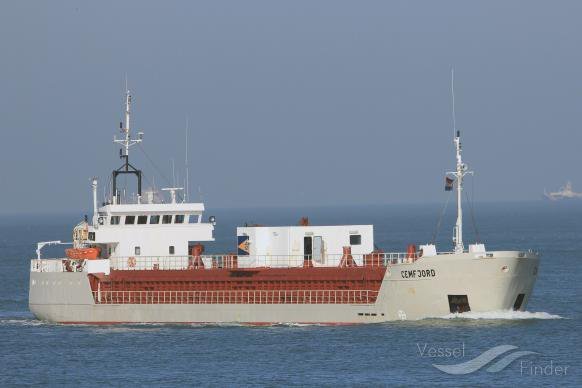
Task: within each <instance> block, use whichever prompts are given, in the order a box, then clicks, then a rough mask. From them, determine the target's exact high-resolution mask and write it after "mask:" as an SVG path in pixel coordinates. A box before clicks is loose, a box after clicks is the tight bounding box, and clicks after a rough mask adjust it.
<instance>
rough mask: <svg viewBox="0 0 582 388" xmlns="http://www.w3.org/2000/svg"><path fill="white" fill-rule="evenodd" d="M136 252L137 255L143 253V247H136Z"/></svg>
mask: <svg viewBox="0 0 582 388" xmlns="http://www.w3.org/2000/svg"><path fill="white" fill-rule="evenodd" d="M134 252H135V255H136V256H139V255H140V254H141V248H140V247H135V250H134Z"/></svg>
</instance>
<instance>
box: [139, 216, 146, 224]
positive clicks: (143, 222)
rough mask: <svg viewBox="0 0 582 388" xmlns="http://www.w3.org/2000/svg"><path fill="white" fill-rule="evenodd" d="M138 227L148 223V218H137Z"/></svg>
mask: <svg viewBox="0 0 582 388" xmlns="http://www.w3.org/2000/svg"><path fill="white" fill-rule="evenodd" d="M137 223H138V225H144V224H147V223H148V216H138V217H137Z"/></svg>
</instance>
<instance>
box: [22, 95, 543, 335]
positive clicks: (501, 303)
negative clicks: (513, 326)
mask: <svg viewBox="0 0 582 388" xmlns="http://www.w3.org/2000/svg"><path fill="white" fill-rule="evenodd" d="M130 107H131V94H130V93H129V92H127V93H126V96H125V123H123V122H122V123H120V130H121V132H122V138H120V139H117V138H114V142H115V143H116V144H119V145H120V146H121V149H120V158H121V159H122V161H123V164H122V166H121V167H120V168H118V169H116V170H114V171H113V173H112V176H111V186H112V187H111V192H110V194H109V195H108V196H107V199H106V200H105V201H104V202H103V203H101V204H100V205H99V204H98V200H97V189H98V181H97V179H93V181H92V194H93V215H92V217H91V218H89V217H85V220H84V221H81V222H80V223H79V224H78V225H76V226H75V227H74V228H73V233H72V235H73V238H72V242H70V243H62V242H61V241H45V242H39V243H38V246H37V256H36V258H34V259H32V260H31V262H30V285H29V308H30V311H31V312H32V313H33V314H34V315H35V316H36V317H37V318H38V319H40V320H45V321H50V322H58V323H63V324H131V323H178V324H189V323H203V324H208V323H210V324H216V323H241V324H277V323H315V324H330V325H332V324H364V323H377V322H384V321H391V320H416V319H422V318H429V317H440V316H444V315H448V314H451V313H454V314H456V313H463V312H467V311H473V312H486V311H498V310H524V309H525V308H526V306H527V303H528V301H529V299H530V297H531V294H532V290H533V287H534V283H535V281H536V277H537V272H538V265H539V255H538V253H536V252H533V251H531V250H504V251H489V250H487V249H486V247H485V245H484V244H482V243H475V244H470V245H468V247H467V248H466V247H465V244H464V242H463V214H462V202H461V201H462V196H461V194H462V190H463V179H464V177H465V176H466V175H467V174H470V173H471V172H470V171H468V168H467V165H466V164H465V163H464V162H463V161H462V158H461V141H460V132H458V131H457V132H456V135H455V137H454V144H455V150H456V169H455V170H454V171H451V172H449V173H447V177H446V189H447V190H451V191H452V190H453V188H454V187H456V197H457V221H456V225H455V228H454V236H453V250H452V251H446V252H437V248H436V246H435V245H434V244H433V243H428V244H421V245H418V247H417V246H416V245H413V244H408V245H407V244H405V243H404V242H403V246H407V249H406V250H405V251H404V252H395V253H392V252H389V251H384V250H381V249H377V248H375V244H374V228H373V225H328V226H316V225H311V224H310V222H309V220H308V219H306V218H303V219H302V220H301V222H299V224H298V225H294V226H258V225H251V226H249V225H246V226H241V227H237V228H236V240H235V236H233V248H234V250H233V252H232V253H226V254H221V255H216V254H206V253H205V245H206V246H208V244H212V242H213V241H214V229H215V227H216V219H215V218H214V217H209V218H208V219H206V218H205V217H204V212H205V207H204V204H203V203H198V202H197V203H191V202H188V201H186V200H185V199H184V197H185V195H183V188H180V187H168V188H164V189H162V194H165V198H164V197H162V198H160V196H159V195H158V194H159V193H157V194H156V193H154V192H153V191H152V190H150V191H147V192H145V193H144V194H145V195H142V171H141V170H139V169H137V168H136V167H134V166H133V165H132V164H131V163H130V160H129V153H130V148H131V147H132V146H134V145H136V144H139V143H140V142H142V140H143V133H141V132H139V133H138V136H137V137H136V138H133V137H132V135H131V131H130V113H131V112H130ZM125 175H131V176H135V178H136V180H137V194H136V195H135V196H134V197H133V198H129V199H128V198H125V196H123V195H122V191H120V190H119V189H118V185H117V180H118V178H119V177H120V176H125ZM235 242H236V245H235ZM51 244H71V245H72V246H71V247H70V248H68V249H66V250H65V255H64V257H58V258H51V259H48V258H43V257H42V249H43V247H44V246H46V245H51Z"/></svg>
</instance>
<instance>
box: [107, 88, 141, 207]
mask: <svg viewBox="0 0 582 388" xmlns="http://www.w3.org/2000/svg"><path fill="white" fill-rule="evenodd" d="M130 118H131V93H130V91H129V89H128V88H127V79H126V80H125V125H124V124H123V123H119V129H120V130H121V133H123V138H122V139H117V137H115V136H114V137H113V142H114V143H116V144H120V145H121V146H122V149H121V150H120V151H119V157H120V158H121V159H124V164H123V165H122V166H121V167H120V168H118V169H117V170H115V171H113V187H112V197H113V203H114V204H117V203H119V195H118V193H117V176H118V175H119V174H134V175H136V176H137V203H141V171H140V170H138V169H136V168H135V167H133V166H132V165H131V164H130V163H129V148H130V147H131V146H134V145H136V144H139V143H141V142H142V140H143V132H141V131H140V132H138V133H137V139H132V138H131V130H130Z"/></svg>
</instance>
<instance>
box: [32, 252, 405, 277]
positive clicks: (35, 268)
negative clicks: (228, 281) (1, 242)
mask: <svg viewBox="0 0 582 388" xmlns="http://www.w3.org/2000/svg"><path fill="white" fill-rule="evenodd" d="M350 256H351V257H352V258H353V262H354V263H355V264H356V266H355V267H354V268H357V267H362V266H365V267H386V266H390V265H396V264H408V263H412V262H414V261H415V260H416V257H411V256H410V255H409V254H408V253H402V252H398V253H369V254H351V255H350ZM344 257H345V255H342V254H325V255H322V256H321V258H316V257H314V256H313V255H256V256H236V255H233V254H230V255H201V256H175V255H172V256H124V257H110V258H109V260H110V267H111V269H112V270H121V271H138V270H139V271H144V270H164V271H168V270H188V269H207V270H210V269H220V268H237V269H244V268H281V269H284V268H311V267H315V268H337V267H340V266H342V264H341V263H342V258H344ZM73 262H74V263H73ZM83 267H84V263H83V260H70V259H68V258H57V259H32V260H31V263H30V271H31V272H75V271H82V270H83Z"/></svg>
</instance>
